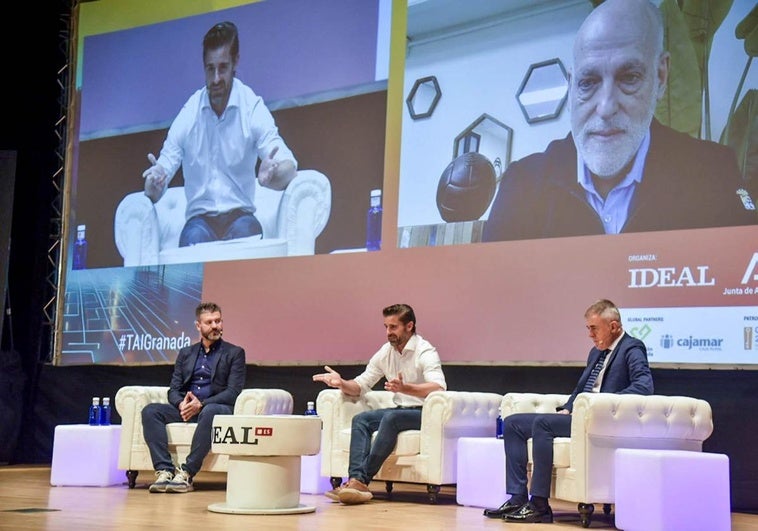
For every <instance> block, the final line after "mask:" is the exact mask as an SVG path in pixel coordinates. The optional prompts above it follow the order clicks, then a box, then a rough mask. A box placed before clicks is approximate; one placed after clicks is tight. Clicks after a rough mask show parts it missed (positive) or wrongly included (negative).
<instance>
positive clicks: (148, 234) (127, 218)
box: [113, 192, 160, 267]
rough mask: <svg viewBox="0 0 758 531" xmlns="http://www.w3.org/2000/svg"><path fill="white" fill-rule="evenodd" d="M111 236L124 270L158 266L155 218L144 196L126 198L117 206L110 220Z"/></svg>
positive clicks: (137, 194)
mask: <svg viewBox="0 0 758 531" xmlns="http://www.w3.org/2000/svg"><path fill="white" fill-rule="evenodd" d="M113 234H114V238H115V240H116V248H117V249H118V252H119V253H120V254H121V256H122V258H123V259H124V267H130V266H138V265H146V264H157V263H158V253H159V252H160V235H159V230H158V215H157V212H156V209H155V206H154V205H153V203H152V201H150V199H148V198H147V196H146V195H145V194H144V192H134V193H131V194H128V195H127V196H126V197H124V199H122V200H121V202H120V203H119V204H118V207H117V208H116V215H115V216H114V218H113Z"/></svg>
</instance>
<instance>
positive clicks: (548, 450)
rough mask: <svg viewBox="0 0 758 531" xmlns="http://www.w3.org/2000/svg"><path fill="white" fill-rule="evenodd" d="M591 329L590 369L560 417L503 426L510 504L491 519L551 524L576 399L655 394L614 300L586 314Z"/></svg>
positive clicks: (517, 417) (517, 418) (641, 350)
mask: <svg viewBox="0 0 758 531" xmlns="http://www.w3.org/2000/svg"><path fill="white" fill-rule="evenodd" d="M584 318H585V320H586V323H587V330H588V331H589V336H590V338H591V339H592V341H593V343H594V344H595V346H594V347H593V348H592V349H591V350H590V353H589V357H588V358H587V366H586V367H585V369H584V372H582V375H581V376H580V377H579V381H578V382H577V384H576V387H575V388H574V391H573V392H572V393H571V396H570V397H569V399H568V401H567V402H566V403H565V404H564V405H563V406H561V407H559V408H558V412H557V413H517V414H514V415H509V416H507V417H506V418H505V420H504V421H503V443H504V445H505V483H506V485H505V486H506V492H507V493H508V494H510V499H509V500H508V501H506V502H505V503H504V504H503V505H501V506H500V507H499V508H497V509H485V510H484V515H485V516H487V517H489V518H503V519H504V520H506V521H508V522H522V523H538V522H539V523H550V522H552V521H553V512H552V510H551V509H550V505H549V504H548V498H549V496H550V481H551V478H552V471H553V439H554V438H555V437H570V436H571V411H572V409H573V406H574V399H575V398H576V395H578V394H579V393H582V392H590V393H598V392H602V393H617V394H640V395H650V394H653V377H652V375H651V374H650V366H649V365H648V362H647V349H646V348H645V344H644V343H642V341H640V340H639V339H635V338H633V337H632V336H630V335H628V334H626V333H625V332H624V330H623V328H622V326H621V314H620V313H619V310H618V308H617V307H616V305H615V304H613V303H612V302H611V301H609V300H606V299H603V300H599V301H597V302H595V303H594V304H592V305H591V306H590V307H589V308H588V309H587V311H586V312H585V314H584ZM530 438H531V439H532V458H533V463H532V484H531V500H530V499H529V496H528V492H527V472H526V468H527V460H528V454H527V441H528V440H529V439H530Z"/></svg>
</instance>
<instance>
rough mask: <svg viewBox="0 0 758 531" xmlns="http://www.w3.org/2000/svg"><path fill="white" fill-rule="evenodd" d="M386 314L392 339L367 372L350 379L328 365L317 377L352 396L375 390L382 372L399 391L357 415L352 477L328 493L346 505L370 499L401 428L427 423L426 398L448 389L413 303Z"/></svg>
mask: <svg viewBox="0 0 758 531" xmlns="http://www.w3.org/2000/svg"><path fill="white" fill-rule="evenodd" d="M382 314H383V315H384V328H385V330H386V333H387V343H385V344H384V345H382V347H381V348H380V349H379V351H378V352H377V353H376V354H374V355H373V356H372V357H371V359H370V360H369V362H368V365H367V366H366V369H365V370H364V371H363V372H362V373H361V374H359V375H358V376H356V377H355V378H354V379H352V380H345V379H344V378H342V377H341V376H340V374H339V373H338V372H336V371H334V370H333V369H331V368H330V367H328V366H327V367H325V369H326V372H325V373H321V374H314V375H313V381H315V382H324V383H325V384H326V385H328V386H329V387H334V388H336V389H339V390H340V391H342V392H343V393H344V394H345V395H347V396H354V397H357V396H360V395H362V394H363V393H365V392H367V391H370V390H371V389H372V388H373V387H374V385H376V383H377V382H378V381H379V380H380V379H382V378H386V382H384V389H385V390H387V391H391V392H393V393H394V396H393V401H394V403H395V407H393V408H386V409H374V410H371V411H364V412H362V413H358V414H357V415H356V416H355V417H353V421H352V426H351V431H350V464H349V466H348V475H349V478H348V481H347V482H346V483H345V484H343V485H342V486H340V487H337V488H335V489H333V490H330V491H329V492H327V493H326V496H327V497H328V498H329V499H331V500H334V501H339V502H341V503H344V504H346V505H354V504H359V503H364V502H367V501H369V500H370V499H371V498H372V497H373V495H372V494H371V491H369V489H368V484H369V483H370V482H371V480H372V479H373V477H374V475H376V473H377V472H378V471H379V468H381V466H382V463H384V461H385V459H387V457H389V455H390V454H391V453H392V450H393V449H394V448H395V444H396V443H397V437H398V434H399V433H400V432H401V431H405V430H418V429H421V409H422V406H423V405H424V399H425V398H426V397H427V395H429V393H432V392H434V391H444V390H446V389H447V383H446V382H445V375H444V373H443V372H442V363H441V362H440V357H439V354H437V349H436V348H434V347H433V346H432V345H431V343H429V342H428V341H427V340H425V339H424V338H422V337H421V336H420V335H418V334H417V333H416V314H415V313H414V311H413V308H411V307H410V306H408V305H407V304H393V305H392V306H387V307H386V308H384V310H382ZM374 432H376V438H375V439H374V441H373V443H372V442H371V438H372V435H373V433H374Z"/></svg>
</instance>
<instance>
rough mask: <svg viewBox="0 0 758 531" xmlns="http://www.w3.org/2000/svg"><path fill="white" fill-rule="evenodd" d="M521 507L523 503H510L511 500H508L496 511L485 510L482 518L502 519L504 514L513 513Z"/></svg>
mask: <svg viewBox="0 0 758 531" xmlns="http://www.w3.org/2000/svg"><path fill="white" fill-rule="evenodd" d="M523 505H524V504H523V503H512V502H511V500H508V501H507V502H505V503H504V504H503V505H501V506H500V507H498V508H497V509H485V510H484V516H486V517H487V518H503V517H504V516H505V515H506V514H511V513H515V512H516V511H518V510H519V509H521V507H522V506H523Z"/></svg>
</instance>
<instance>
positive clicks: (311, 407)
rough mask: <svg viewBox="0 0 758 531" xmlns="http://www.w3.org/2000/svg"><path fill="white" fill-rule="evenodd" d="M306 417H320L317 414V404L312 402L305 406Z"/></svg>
mask: <svg viewBox="0 0 758 531" xmlns="http://www.w3.org/2000/svg"><path fill="white" fill-rule="evenodd" d="M304 415H306V416H311V415H318V413H316V403H315V402H312V401H309V402H308V404H307V405H306V406H305V413H304Z"/></svg>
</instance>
